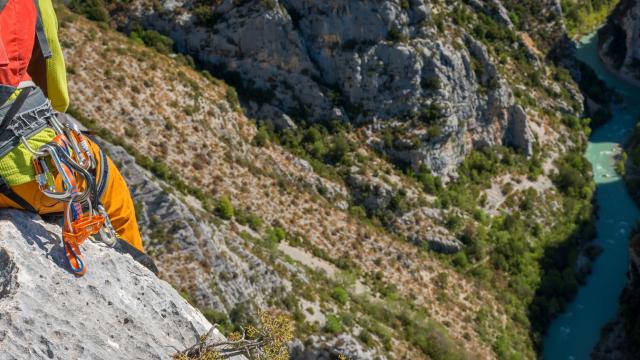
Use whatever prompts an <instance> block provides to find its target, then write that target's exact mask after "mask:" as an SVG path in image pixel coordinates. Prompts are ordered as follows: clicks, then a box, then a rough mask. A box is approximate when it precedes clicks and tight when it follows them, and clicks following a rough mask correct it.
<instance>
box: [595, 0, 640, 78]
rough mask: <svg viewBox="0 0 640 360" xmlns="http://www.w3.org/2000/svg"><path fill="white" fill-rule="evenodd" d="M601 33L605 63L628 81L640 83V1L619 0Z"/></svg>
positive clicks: (602, 54)
mask: <svg viewBox="0 0 640 360" xmlns="http://www.w3.org/2000/svg"><path fill="white" fill-rule="evenodd" d="M598 35H599V36H600V39H599V41H600V56H601V58H602V60H603V61H604V62H605V64H607V66H608V67H609V68H610V69H611V70H612V71H614V72H616V73H618V74H619V75H620V76H622V77H623V78H625V79H627V80H628V81H630V82H633V83H635V84H640V2H638V1H637V0H622V1H620V3H619V4H618V6H617V7H616V8H615V10H614V11H613V13H612V14H611V16H610V17H609V20H608V21H607V23H606V25H605V26H604V27H603V28H602V29H600V31H599V32H598Z"/></svg>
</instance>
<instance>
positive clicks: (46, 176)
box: [0, 84, 118, 276]
mask: <svg viewBox="0 0 640 360" xmlns="http://www.w3.org/2000/svg"><path fill="white" fill-rule="evenodd" d="M23 86H24V88H22V89H20V91H21V92H20V95H18V97H17V98H16V99H15V100H14V101H13V103H11V104H9V105H7V106H3V107H0V118H2V122H1V123H0V157H2V156H4V155H5V154H7V153H8V152H10V151H11V150H12V149H13V148H15V147H16V146H18V145H19V144H22V145H23V146H24V147H25V148H26V149H27V151H29V152H30V153H31V154H32V155H33V160H32V165H33V169H34V171H35V178H36V182H37V184H38V188H39V190H40V191H41V192H42V193H43V194H44V195H45V196H47V197H49V198H51V199H54V200H57V201H62V202H65V203H66V206H65V210H64V216H63V219H64V220H63V222H64V223H63V230H62V242H63V245H64V249H65V253H66V257H67V261H68V264H69V267H70V269H71V271H72V272H73V273H74V274H76V275H79V276H80V275H83V274H84V273H85V272H86V264H85V263H84V260H83V258H82V253H81V251H80V246H81V245H82V244H83V243H84V242H85V241H86V240H87V239H88V238H89V237H90V236H92V235H96V234H97V235H99V236H98V238H99V240H100V241H102V242H103V243H105V244H107V245H108V246H111V247H113V246H115V244H116V243H117V241H118V238H117V235H116V232H115V229H114V228H113V226H112V225H111V221H110V220H109V216H108V215H107V212H106V210H105V208H104V206H103V205H102V204H101V200H100V199H101V197H102V195H103V194H104V191H105V189H106V183H107V181H108V163H107V161H106V155H105V154H104V153H103V152H102V150H99V155H100V157H101V162H100V165H98V162H97V161H96V159H95V157H94V156H93V153H92V152H91V148H90V147H89V141H88V140H87V138H86V136H85V135H84V134H83V133H82V132H81V131H80V129H79V128H78V126H77V125H76V124H75V123H73V122H70V121H65V122H64V124H63V123H61V122H60V121H59V120H58V118H57V113H56V112H55V111H53V109H52V108H51V104H50V102H49V100H48V99H47V98H46V97H45V96H44V94H43V93H42V91H41V90H40V89H39V88H38V87H36V86H34V85H32V84H24V85H23ZM45 128H51V129H53V130H54V131H55V133H56V136H55V137H54V138H53V139H52V140H51V141H50V142H49V143H47V144H44V145H42V146H40V147H39V148H38V149H33V148H32V147H31V146H30V144H29V142H28V139H29V138H30V137H31V136H33V135H34V134H36V133H38V132H40V131H42V130H43V129H45ZM98 168H99V170H100V171H97V170H98ZM96 172H98V174H96V175H94V174H95V173H96ZM0 180H2V179H1V178H0ZM5 185H6V182H5ZM0 192H1V193H2V194H4V195H7V196H8V197H9V198H10V199H15V202H16V203H17V204H18V205H20V206H22V207H23V208H25V209H26V210H33V208H32V207H31V206H30V205H29V204H28V202H26V201H24V200H22V199H20V197H19V196H18V195H17V194H12V192H11V190H10V188H9V186H8V185H7V186H4V187H3V182H2V181H0ZM25 205H27V206H28V207H27V206H25Z"/></svg>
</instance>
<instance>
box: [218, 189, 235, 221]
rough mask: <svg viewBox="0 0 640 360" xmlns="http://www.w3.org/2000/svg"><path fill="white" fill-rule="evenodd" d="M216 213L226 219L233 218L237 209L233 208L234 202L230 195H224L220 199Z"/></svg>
mask: <svg viewBox="0 0 640 360" xmlns="http://www.w3.org/2000/svg"><path fill="white" fill-rule="evenodd" d="M216 213H217V214H218V216H220V217H221V218H223V219H225V220H231V219H232V218H233V215H234V213H235V210H234V209H233V204H232V203H231V200H230V199H229V197H228V196H226V195H222V196H221V197H220V199H218V204H217V205H216Z"/></svg>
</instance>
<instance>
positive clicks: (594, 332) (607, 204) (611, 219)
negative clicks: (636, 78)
mask: <svg viewBox="0 0 640 360" xmlns="http://www.w3.org/2000/svg"><path fill="white" fill-rule="evenodd" d="M578 58H579V59H580V60H582V61H583V62H585V63H587V64H589V65H590V66H591V67H592V68H593V69H594V70H595V72H596V73H597V74H598V76H599V77H600V78H601V79H602V80H604V81H605V82H606V83H607V85H609V86H610V87H611V88H614V89H615V90H616V91H618V92H619V93H620V94H621V95H622V96H623V98H624V102H623V104H622V105H620V106H617V107H616V108H615V109H614V114H613V118H612V119H611V120H610V121H609V122H608V123H606V124H605V125H604V126H602V127H600V128H598V129H596V130H595V131H593V134H592V135H591V139H590V142H589V146H588V148H587V154H586V156H587V158H588V159H589V161H590V162H591V165H592V166H593V176H594V180H595V182H596V194H595V196H596V201H597V203H598V206H599V211H598V215H599V218H598V220H597V224H596V227H597V229H598V237H597V239H596V240H595V241H596V242H597V244H599V245H600V246H602V248H603V250H604V251H603V252H602V255H600V257H598V258H597V259H596V261H595V262H594V264H593V272H592V274H591V275H589V277H588V278H587V281H586V284H585V285H584V286H582V287H581V288H580V290H579V292H578V295H577V296H576V298H575V299H574V300H573V302H572V303H571V304H570V305H569V306H568V307H567V308H566V310H565V312H564V313H563V314H561V315H560V316H559V317H558V318H557V319H556V320H555V321H554V322H553V323H552V325H551V327H550V328H549V331H548V333H547V335H546V337H545V340H544V359H546V360H567V359H570V360H585V359H589V358H590V354H591V351H592V350H593V347H594V346H595V345H596V343H597V341H598V338H599V336H600V330H601V329H602V327H603V326H604V325H605V324H606V323H607V322H609V321H611V320H613V319H614V318H615V316H616V312H617V310H618V297H619V296H620V293H621V291H622V289H623V288H624V285H625V283H626V272H627V268H628V265H629V259H628V248H627V245H628V240H629V233H630V231H631V229H632V228H633V227H634V225H635V223H636V221H637V219H638V218H639V217H640V212H639V211H638V208H637V206H636V205H635V203H634V202H633V200H632V199H631V197H630V196H629V194H628V193H627V190H626V188H625V185H624V182H623V181H622V179H621V178H620V177H619V176H618V175H616V172H615V170H614V152H615V151H616V149H619V147H621V146H622V145H623V144H624V142H625V140H626V139H628V138H629V136H630V135H631V133H632V130H633V128H634V126H635V123H636V121H637V119H638V117H639V116H640V91H639V90H638V88H636V87H634V86H631V85H629V84H627V83H625V82H623V81H621V80H620V79H618V78H616V77H615V76H614V75H612V74H611V73H609V72H608V71H607V70H606V69H605V68H604V66H603V64H602V63H601V62H600V60H599V58H598V55H597V37H596V36H595V35H590V36H587V37H585V38H584V39H583V40H582V41H581V43H580V44H579V47H578Z"/></svg>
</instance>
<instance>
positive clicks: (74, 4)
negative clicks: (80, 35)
mask: <svg viewBox="0 0 640 360" xmlns="http://www.w3.org/2000/svg"><path fill="white" fill-rule="evenodd" d="M69 8H70V9H71V10H73V11H75V12H77V13H80V14H83V15H85V16H86V17H87V18H89V19H90V20H94V21H101V22H104V21H109V12H108V11H107V8H106V6H105V3H104V1H103V0H71V1H70V2H69Z"/></svg>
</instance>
